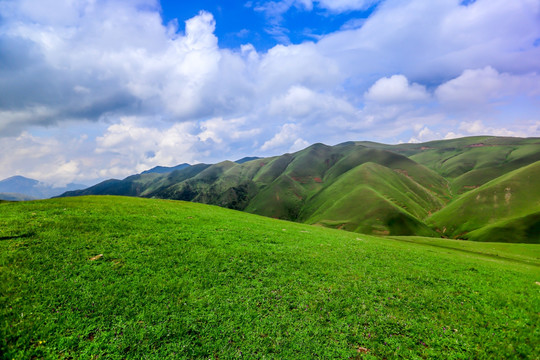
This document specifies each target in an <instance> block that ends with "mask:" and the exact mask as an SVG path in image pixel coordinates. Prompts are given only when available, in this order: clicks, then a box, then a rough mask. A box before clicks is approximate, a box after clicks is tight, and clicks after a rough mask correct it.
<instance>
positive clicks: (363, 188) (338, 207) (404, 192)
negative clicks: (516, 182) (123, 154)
mask: <svg viewBox="0 0 540 360" xmlns="http://www.w3.org/2000/svg"><path fill="white" fill-rule="evenodd" d="M537 161H540V139H538V138H527V139H520V138H499V137H470V138H462V139H453V140H444V141H433V142H428V143H423V144H400V145H385V144H378V143H372V142H347V143H343V144H339V145H336V146H327V145H323V144H315V145H312V146H310V147H308V148H306V149H304V150H301V151H299V152H296V153H293V154H284V155H282V156H276V157H271V158H262V159H255V160H252V161H247V162H241V163H237V162H231V161H225V162H222V163H218V164H214V165H205V164H199V165H194V166H190V167H186V168H183V169H181V170H178V171H174V172H171V173H168V174H155V173H152V174H141V175H134V176H131V177H128V178H126V179H124V180H109V181H106V182H104V183H101V184H98V185H96V186H94V187H91V188H88V189H86V190H84V191H76V192H69V193H66V194H65V195H66V196H74V195H106V194H108V195H129V196H144V197H152V198H162V199H176V200H186V201H194V202H200V203H206V204H214V205H219V206H222V207H227V208H231V209H237V210H243V211H247V212H250V213H254V214H259V215H265V216H269V217H274V218H279V219H286V220H293V221H298V222H305V223H309V224H318V225H322V226H328V227H335V228H341V229H346V230H351V231H356V232H361V233H368V234H385V235H425V236H433V235H434V234H435V232H436V231H439V235H440V236H450V237H461V238H470V239H473V240H485V239H491V238H492V236H490V235H489V234H492V233H493V232H497V231H498V229H500V228H501V227H505V229H506V228H508V229H521V230H519V231H516V232H515V234H514V235H515V236H514V237H513V238H512V239H508V240H505V239H504V238H503V237H501V236H499V237H498V240H500V241H513V242H538V240H537V239H536V238H534V237H530V236H529V234H530V232H531V231H534V229H536V228H537V227H538V226H540V223H539V222H538V216H537V215H535V214H536V213H537V210H535V209H537V208H535V205H533V204H537V203H538V202H540V194H539V193H538V191H531V189H534V188H535V187H536V188H538V186H537V185H536V182H535V181H536V179H535V178H534V177H525V176H524V175H523V176H522V175H519V174H520V172H519V170H520V169H522V168H525V167H527V166H529V165H531V164H534V163H536V162H537ZM516 172H517V173H516ZM507 174H517V175H515V176H517V177H518V178H520V177H521V180H520V181H521V182H520V183H521V185H520V186H516V187H514V188H513V189H512V191H513V199H518V198H522V199H524V201H528V202H529V204H530V206H529V205H527V206H526V209H527V211H526V212H525V211H524V208H523V207H518V206H517V202H515V200H512V203H515V204H516V206H511V207H508V211H507V212H504V214H503V212H501V211H491V210H490V209H489V208H484V209H482V211H483V212H484V213H485V214H483V215H482V216H480V218H479V219H478V220H474V223H475V226H474V227H466V228H463V229H462V230H463V231H454V230H452V231H448V230H447V231H444V230H443V229H444V228H447V229H449V228H452V229H453V228H454V227H455V225H453V223H452V224H451V223H448V225H447V224H444V223H443V222H444V221H446V219H448V220H451V221H453V222H457V223H465V222H470V221H471V220H470V219H469V218H467V219H465V218H461V217H460V216H457V215H455V214H459V212H458V213H456V212H455V211H456V208H457V207H458V206H471V208H470V209H469V210H468V211H470V212H475V211H476V210H475V209H478V210H479V208H477V207H475V206H474V205H475V203H474V202H471V201H466V200H465V199H467V198H468V197H469V198H470V196H471V195H469V194H470V192H471V191H472V190H475V189H478V188H480V187H482V186H484V185H485V184H487V183H489V182H490V181H497V180H498V179H500V178H501V177H503V176H505V175H507ZM503 197H504V196H503ZM449 204H458V205H453V206H452V207H448V209H449V210H445V211H444V212H443V213H442V215H437V214H438V212H439V211H442V210H444V209H447V205H449ZM459 204H462V205H459ZM486 206H487V205H486ZM529 210H530V211H529ZM444 214H446V215H444ZM520 219H521V220H520ZM441 221H442V222H441ZM495 223H497V225H496V226H495ZM484 227H486V229H484V230H485V231H486V234H487V235H486V236H484V235H480V233H479V232H478V231H480V232H481V231H484V230H482V228H484ZM487 227H489V229H492V230H489V229H488V228H487ZM531 229H533V230H531ZM460 230H461V229H460ZM470 231H476V233H475V234H471V235H470V236H468V235H467V234H468V232H470ZM509 231H513V230H509ZM500 233H501V234H502V233H508V231H506V232H504V231H503V232H500Z"/></svg>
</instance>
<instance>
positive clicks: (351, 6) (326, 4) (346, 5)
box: [317, 0, 380, 12]
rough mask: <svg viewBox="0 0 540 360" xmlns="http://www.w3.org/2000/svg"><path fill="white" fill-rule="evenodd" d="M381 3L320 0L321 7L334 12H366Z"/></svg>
mask: <svg viewBox="0 0 540 360" xmlns="http://www.w3.org/2000/svg"><path fill="white" fill-rule="evenodd" d="M378 2H380V0H318V1H317V3H318V5H319V7H321V8H323V9H327V10H330V11H332V12H345V11H350V10H364V9H367V8H369V7H370V6H372V5H374V4H376V3H378Z"/></svg>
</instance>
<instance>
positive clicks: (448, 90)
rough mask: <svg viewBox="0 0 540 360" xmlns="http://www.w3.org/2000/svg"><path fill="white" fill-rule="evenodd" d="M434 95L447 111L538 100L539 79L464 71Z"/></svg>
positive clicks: (489, 70)
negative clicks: (513, 99) (518, 98)
mask: <svg viewBox="0 0 540 360" xmlns="http://www.w3.org/2000/svg"><path fill="white" fill-rule="evenodd" d="M435 95H436V96H437V99H438V100H439V101H440V102H441V103H443V104H445V105H448V106H451V107H457V108H470V107H476V108H478V106H482V105H488V104H490V103H493V102H496V101H501V100H504V99H505V98H508V97H512V96H524V95H525V96H529V97H535V96H536V97H538V96H539V95H540V76H539V75H537V74H536V73H533V74H527V75H511V74H508V73H499V72H498V71H496V70H495V69H493V68H492V67H490V66H487V67H485V68H483V69H474V70H471V69H467V70H465V71H464V72H463V73H462V74H461V75H460V76H458V77H457V78H455V79H452V80H449V81H447V82H445V83H444V84H442V85H440V86H439V87H438V88H437V90H436V91H435ZM481 109H482V108H481Z"/></svg>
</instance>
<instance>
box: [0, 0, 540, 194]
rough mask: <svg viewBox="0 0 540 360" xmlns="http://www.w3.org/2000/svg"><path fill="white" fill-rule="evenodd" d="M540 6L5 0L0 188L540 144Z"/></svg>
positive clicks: (392, 0)
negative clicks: (203, 165) (328, 157)
mask: <svg viewBox="0 0 540 360" xmlns="http://www.w3.org/2000/svg"><path fill="white" fill-rule="evenodd" d="M539 18H540V3H539V2H538V1H537V0H514V1H511V2H508V1H507V0H477V1H470V0H468V1H460V0H438V1H431V0H273V1H269V0H252V1H234V2H222V1H221V2H218V1H210V0H202V1H198V2H186V1H172V0H168V1H165V0H163V1H159V0H131V1H123V0H0V19H1V21H0V179H2V178H6V177H9V176H13V175H23V176H27V177H31V178H35V179H38V180H41V181H44V182H48V183H53V184H58V185H62V184H65V183H68V182H79V183H80V182H82V183H93V182H96V181H99V180H102V179H106V178H123V177H126V176H128V175H130V174H133V173H138V172H141V171H143V170H145V169H148V168H151V167H153V166H156V165H163V166H172V165H176V164H179V163H183V162H188V163H198V162H207V163H214V162H219V161H222V160H225V159H231V160H234V159H238V158H241V157H244V156H254V155H256V156H270V155H276V154H282V153H285V152H294V151H297V150H300V149H302V148H304V147H306V146H308V145H309V144H312V143H315V142H323V143H326V144H330V145H332V144H337V143H340V142H344V141H349V140H371V141H379V142H386V143H399V142H424V141H429V140H435V139H445V138H453V137H460V136H472V135H499V136H522V137H525V136H540V62H538V59H540V40H539V39H540V21H539V20H538V19H539Z"/></svg>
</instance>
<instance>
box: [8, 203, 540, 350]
mask: <svg viewBox="0 0 540 360" xmlns="http://www.w3.org/2000/svg"><path fill="white" fill-rule="evenodd" d="M402 240H403V239H401V240H392V239H383V238H377V237H370V236H364V235H358V234H353V233H347V232H343V231H335V230H331V229H324V228H317V227H310V226H306V225H302V224H296V223H290V222H283V221H278V220H272V219H268V218H263V217H258V216H253V215H249V214H246V213H241V212H234V211H230V210H225V209H221V208H217V207H211V206H206V205H200V204H195V203H183V202H173V201H159V200H146V199H137V198H119V197H82V198H66V199H55V200H47V201H36V202H27V203H2V204H0V357H3V358H6V359H29V358H32V357H37V358H52V359H56V358H66V359H67V358H82V359H85V358H88V359H90V358H95V357H96V356H97V357H102V358H108V359H123V358H148V359H162V358H237V357H246V358H289V359H290V358H317V357H318V358H356V357H357V358H406V359H413V358H441V359H469V358H479V359H481V358H485V359H488V358H490V359H491V358H501V359H502V358H505V359H506V358H530V359H535V358H538V357H539V356H540V354H539V352H538V348H537V345H538V344H539V343H540V330H539V329H538V324H539V315H538V312H539V309H540V286H538V285H537V283H536V282H537V281H540V271H539V269H540V268H539V263H538V261H537V259H536V260H535V258H534V256H533V257H530V256H529V257H528V258H527V261H525V262H524V261H520V262H518V261H514V260H512V259H510V260H508V261H507V260H505V259H504V258H495V257H487V256H485V255H483V254H478V255H476V254H475V252H474V251H467V252H465V251H462V250H454V249H451V248H449V247H436V246H428V245H424V244H415V243H411V242H410V241H402ZM441 241H444V240H441ZM479 246H485V244H479ZM507 246H509V249H510V250H509V251H508V253H511V254H514V255H513V256H518V257H519V256H526V255H523V254H522V253H526V252H527V251H529V250H530V249H529V248H527V249H521V248H518V247H512V246H511V245H507ZM533 249H536V248H533ZM469 250H470V249H469ZM480 252H481V251H480ZM516 254H517V255H516ZM520 254H522V255H520Z"/></svg>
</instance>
